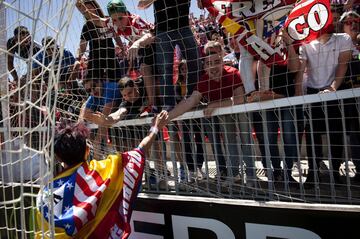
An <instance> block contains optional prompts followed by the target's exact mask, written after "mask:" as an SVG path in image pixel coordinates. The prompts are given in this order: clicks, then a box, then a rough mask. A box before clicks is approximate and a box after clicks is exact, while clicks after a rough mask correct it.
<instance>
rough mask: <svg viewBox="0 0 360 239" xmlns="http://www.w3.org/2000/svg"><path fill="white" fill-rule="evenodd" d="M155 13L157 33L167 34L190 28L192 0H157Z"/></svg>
mask: <svg viewBox="0 0 360 239" xmlns="http://www.w3.org/2000/svg"><path fill="white" fill-rule="evenodd" d="M154 11H155V14H154V15H155V30H156V31H162V32H166V31H171V30H176V29H180V28H181V27H188V26H189V11H190V0H157V1H155V2H154Z"/></svg>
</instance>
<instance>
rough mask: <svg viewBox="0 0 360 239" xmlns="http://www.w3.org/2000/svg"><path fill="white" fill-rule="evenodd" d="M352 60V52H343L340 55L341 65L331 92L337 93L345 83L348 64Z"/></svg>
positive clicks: (338, 67) (337, 69) (337, 70)
mask: <svg viewBox="0 0 360 239" xmlns="http://www.w3.org/2000/svg"><path fill="white" fill-rule="evenodd" d="M350 60H351V51H344V52H341V53H340V55H339V63H338V65H337V68H336V71H335V80H334V81H333V83H332V84H331V87H330V89H329V90H330V91H336V90H337V89H338V88H339V87H340V85H341V84H342V83H343V81H344V77H345V74H346V71H347V69H348V64H349V62H350Z"/></svg>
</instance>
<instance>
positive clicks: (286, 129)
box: [254, 107, 302, 176]
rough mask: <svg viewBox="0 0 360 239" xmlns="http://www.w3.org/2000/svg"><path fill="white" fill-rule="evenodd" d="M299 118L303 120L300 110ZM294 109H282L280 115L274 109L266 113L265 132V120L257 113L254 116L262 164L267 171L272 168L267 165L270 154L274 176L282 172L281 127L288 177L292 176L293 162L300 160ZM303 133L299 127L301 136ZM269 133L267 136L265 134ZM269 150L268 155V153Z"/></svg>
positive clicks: (298, 111)
mask: <svg viewBox="0 0 360 239" xmlns="http://www.w3.org/2000/svg"><path fill="white" fill-rule="evenodd" d="M296 112H297V114H298V115H297V118H298V119H301V118H302V113H301V111H300V110H297V111H296ZM294 114H295V112H294V108H289V107H285V108H281V109H280V115H279V111H278V110H277V109H272V110H268V111H266V123H265V125H266V131H264V130H263V124H262V121H263V120H265V119H262V118H261V115H260V114H259V113H258V112H256V113H255V115H254V122H255V125H254V126H255V131H256V136H257V138H258V140H259V146H260V151H261V154H262V164H263V165H264V166H266V168H267V169H269V168H270V165H267V163H266V161H267V160H266V158H267V155H269V153H270V157H268V158H270V161H271V164H272V166H273V168H274V174H275V175H274V176H278V175H279V174H280V172H281V166H280V162H281V159H280V155H279V148H278V129H279V127H280V129H281V133H282V137H283V141H284V142H283V144H284V151H285V162H284V163H285V164H284V169H285V172H286V173H287V174H288V176H290V175H291V169H292V167H293V161H294V160H297V159H298V151H297V150H298V149H297V145H298V144H300V141H298V140H299V138H297V136H296V135H297V134H296V128H295V127H297V126H296V125H295V122H297V121H296V120H295V117H294ZM300 131H302V127H299V129H298V134H299V135H300V134H301V132H300ZM265 133H267V134H265ZM265 145H268V146H269V148H266V147H265ZM267 150H268V153H266V151H267Z"/></svg>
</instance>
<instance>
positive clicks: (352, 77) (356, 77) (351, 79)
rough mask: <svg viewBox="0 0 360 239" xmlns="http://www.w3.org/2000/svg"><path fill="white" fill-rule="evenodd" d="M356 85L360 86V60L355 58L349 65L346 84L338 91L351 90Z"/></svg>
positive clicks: (345, 79)
mask: <svg viewBox="0 0 360 239" xmlns="http://www.w3.org/2000/svg"><path fill="white" fill-rule="evenodd" d="M354 85H360V60H359V58H358V57H353V58H352V59H351V61H350V62H349V64H348V69H347V71H346V74H345V78H344V82H343V83H342V85H341V86H340V87H339V89H338V90H343V89H351V88H353V86H354Z"/></svg>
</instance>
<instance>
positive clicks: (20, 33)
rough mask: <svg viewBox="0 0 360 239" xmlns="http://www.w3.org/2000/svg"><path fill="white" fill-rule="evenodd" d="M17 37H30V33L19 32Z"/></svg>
mask: <svg viewBox="0 0 360 239" xmlns="http://www.w3.org/2000/svg"><path fill="white" fill-rule="evenodd" d="M19 35H21V36H27V35H30V33H29V32H28V31H21V32H19Z"/></svg>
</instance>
